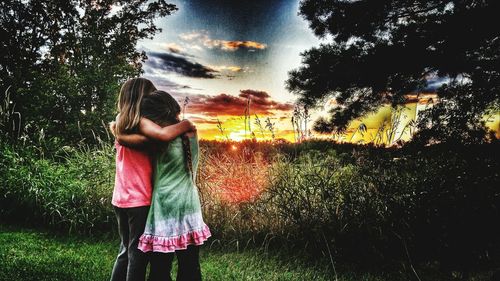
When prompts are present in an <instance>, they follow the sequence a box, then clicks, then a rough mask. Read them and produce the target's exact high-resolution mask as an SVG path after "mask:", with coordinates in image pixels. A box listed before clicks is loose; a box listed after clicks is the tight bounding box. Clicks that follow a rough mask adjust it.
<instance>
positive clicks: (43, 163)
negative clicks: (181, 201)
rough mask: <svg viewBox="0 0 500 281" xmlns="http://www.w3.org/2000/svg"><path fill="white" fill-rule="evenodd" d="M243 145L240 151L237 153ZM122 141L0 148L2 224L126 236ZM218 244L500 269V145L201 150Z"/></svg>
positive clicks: (365, 260)
mask: <svg viewBox="0 0 500 281" xmlns="http://www.w3.org/2000/svg"><path fill="white" fill-rule="evenodd" d="M233 147H236V149H233ZM113 149H114V148H113V145H112V144H111V143H110V142H107V141H101V142H100V144H99V145H98V146H95V147H94V146H93V147H88V146H84V145H80V146H77V147H61V148H59V149H55V150H53V152H51V153H47V152H46V151H44V150H43V149H39V148H37V147H35V146H22V145H14V144H9V143H8V142H5V141H2V142H0V151H1V153H2V158H1V159H0V175H1V179H2V183H3V184H2V185H0V206H1V207H0V219H1V220H3V221H10V222H17V223H22V222H24V223H28V224H34V225H41V226H48V227H51V228H54V229H59V230H62V231H69V232H78V233H96V232H99V233H109V232H110V231H114V229H115V219H114V215H113V212H112V208H111V203H110V199H111V194H112V189H113V180H114V150H113ZM201 149H202V153H201V155H202V157H201V163H200V171H199V173H198V179H197V182H198V187H199V190H200V193H201V198H202V207H203V212H204V218H205V220H206V222H207V224H208V225H209V226H210V227H211V229H212V231H213V234H214V236H213V239H212V240H211V241H210V242H209V243H212V244H218V243H220V244H221V245H227V244H230V245H233V246H235V247H237V248H238V249H240V248H245V247H255V246H257V247H263V248H265V249H268V248H269V247H278V246H279V247H286V248H289V249H290V250H292V251H297V250H299V251H303V252H307V253H309V254H310V256H316V257H319V258H324V259H328V260H330V261H331V264H332V268H333V267H334V266H335V265H336V264H337V263H338V262H340V261H349V262H356V263H361V264H365V265H370V264H371V265H374V264H377V261H378V262H379V263H384V262H387V261H401V262H403V263H404V264H408V266H412V264H413V263H418V262H425V261H429V260H430V261H439V262H440V264H442V265H443V266H444V265H446V266H448V267H449V268H457V267H458V268H467V267H472V266H474V265H477V264H485V263H486V264H487V263H495V262H499V261H500V257H499V254H498V253H500V251H499V250H500V239H499V238H498V237H500V230H499V227H497V226H496V225H497V223H496V222H497V221H498V219H499V218H500V215H499V212H498V210H499V209H500V201H499V198H500V191H499V189H498V186H500V185H499V182H500V180H499V178H500V176H499V171H500V163H499V161H498V159H499V157H498V155H496V154H494V153H492V151H500V150H498V144H497V143H494V144H490V145H481V146H471V147H455V148H452V147H445V146H433V147H429V148H425V149H423V150H421V149H415V150H412V149H411V148H408V149H407V150H395V149H384V148H378V147H372V146H356V145H352V144H345V145H335V144H333V143H329V142H325V141H306V142H303V143H301V144H297V145H293V144H288V143H271V142H270V143H262V142H255V141H246V142H242V143H233V142H210V141H208V142H207V141H203V142H201Z"/></svg>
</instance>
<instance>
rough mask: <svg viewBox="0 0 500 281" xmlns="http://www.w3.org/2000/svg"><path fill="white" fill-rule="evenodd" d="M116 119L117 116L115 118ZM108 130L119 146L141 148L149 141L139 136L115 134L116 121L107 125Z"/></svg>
mask: <svg viewBox="0 0 500 281" xmlns="http://www.w3.org/2000/svg"><path fill="white" fill-rule="evenodd" d="M116 118H117V119H118V116H116ZM109 129H110V131H111V133H112V134H113V136H115V138H116V140H117V141H118V143H119V144H121V145H124V146H129V147H142V146H143V145H144V144H146V143H147V142H148V141H149V139H148V138H147V137H145V136H143V135H141V134H125V135H123V134H120V135H117V134H116V121H113V122H110V123H109Z"/></svg>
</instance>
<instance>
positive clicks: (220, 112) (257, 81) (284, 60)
mask: <svg viewBox="0 0 500 281" xmlns="http://www.w3.org/2000/svg"><path fill="white" fill-rule="evenodd" d="M169 2H170V3H174V4H176V5H177V7H178V8H179V10H178V11H177V12H175V13H174V14H173V15H171V16H168V17H166V18H163V19H160V20H158V25H159V26H160V27H161V28H162V29H163V31H162V32H161V33H160V34H158V35H157V36H155V38H154V39H153V40H145V41H142V42H140V43H139V46H138V48H139V49H141V50H144V51H146V53H147V55H148V60H147V61H146V63H145V65H144V71H145V73H144V77H146V78H149V79H151V80H152V81H153V82H154V83H155V85H156V86H157V88H159V89H162V90H166V91H167V92H169V93H171V94H172V95H174V97H176V98H177V99H178V100H179V102H180V104H181V106H182V105H183V101H184V99H185V97H186V96H187V97H189V103H188V105H187V107H186V117H188V118H190V119H191V120H193V121H194V122H195V123H196V124H197V127H198V131H199V134H200V136H201V138H204V139H226V138H230V139H232V140H241V139H243V138H245V119H244V117H243V116H244V113H245V108H246V104H247V100H248V99H249V98H250V100H251V103H250V115H251V117H252V120H251V122H250V126H251V130H252V131H253V132H254V134H255V136H256V137H257V139H269V138H270V137H271V134H270V132H269V131H268V130H266V129H265V119H267V118H269V121H271V123H273V124H274V127H275V128H276V129H275V133H276V137H277V138H285V139H287V140H291V141H293V140H294V135H293V130H292V124H291V121H290V118H291V115H292V111H293V108H294V105H293V102H294V100H295V98H296V97H295V96H294V95H292V94H291V93H289V92H287V90H286V89H285V81H286V79H287V75H288V74H287V73H288V71H290V70H292V69H294V68H296V67H298V66H299V65H300V61H301V57H300V53H301V52H303V51H305V50H307V49H309V48H311V47H313V46H317V45H319V44H320V43H321V41H320V40H319V39H318V38H316V37H315V36H314V35H313V33H312V31H311V30H310V29H309V27H308V24H307V22H306V21H304V20H303V19H302V18H301V17H300V16H298V15H297V12H298V6H299V1H298V0H288V1H285V0H266V1H262V0H253V1H233V0H217V1H206V0H171V1H169ZM407 106H408V108H407V109H406V110H405V111H404V114H405V115H407V116H409V117H414V115H415V110H418V109H417V106H418V107H421V106H424V105H422V104H421V105H418V104H417V103H410V104H408V105H407ZM325 109H326V108H323V109H321V108H320V109H318V110H316V111H314V112H312V116H311V121H314V120H315V119H316V118H317V117H318V116H320V115H322V114H324V110H325ZM256 114H257V116H258V117H259V120H260V122H261V124H262V127H263V130H261V128H260V127H259V126H258V124H256V118H255V115H256ZM390 115H391V110H390V108H389V107H384V108H381V109H380V110H379V111H378V112H376V113H374V114H371V115H370V116H367V117H366V118H363V119H362V120H358V121H355V122H353V123H352V124H351V126H350V128H349V129H348V134H347V135H346V136H345V139H346V140H349V141H356V142H357V141H359V140H360V139H364V140H365V141H366V140H369V139H370V138H372V137H373V135H374V134H376V131H377V129H378V128H379V127H380V124H381V123H382V122H383V120H387V118H389V117H390ZM219 121H220V124H221V125H222V128H223V130H224V134H222V133H221V132H220V130H219V129H218V127H217V125H218V122H219ZM361 122H363V123H365V124H366V125H367V127H368V131H367V132H366V134H363V135H362V136H361V135H360V134H359V133H357V135H354V136H352V134H353V133H354V132H355V131H356V129H357V128H358V126H359V124H360V123H361ZM496 122H497V123H498V120H497V121H496ZM311 123H312V122H311ZM405 124H406V123H405ZM401 126H404V124H402V125H401ZM370 135H371V136H370ZM404 138H407V136H406V137H404Z"/></svg>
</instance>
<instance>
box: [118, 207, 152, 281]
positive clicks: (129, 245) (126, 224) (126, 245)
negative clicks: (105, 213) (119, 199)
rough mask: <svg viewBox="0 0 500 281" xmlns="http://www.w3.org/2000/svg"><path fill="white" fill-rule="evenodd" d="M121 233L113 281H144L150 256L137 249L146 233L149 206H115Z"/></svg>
mask: <svg viewBox="0 0 500 281" xmlns="http://www.w3.org/2000/svg"><path fill="white" fill-rule="evenodd" d="M114 209H115V214H116V219H117V220H118V232H119V233H120V240H121V243H120V252H119V253H118V256H117V257H116V261H115V265H114V266H113V272H112V273H111V281H144V280H145V278H146V267H147V264H148V258H147V255H146V254H145V253H143V252H142V251H141V250H139V249H137V245H138V244H139V238H140V237H141V235H142V234H143V233H144V227H145V226H146V219H147V217H148V211H149V206H144V207H135V208H118V207H114Z"/></svg>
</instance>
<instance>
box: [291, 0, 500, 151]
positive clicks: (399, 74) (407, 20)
mask: <svg viewBox="0 0 500 281" xmlns="http://www.w3.org/2000/svg"><path fill="white" fill-rule="evenodd" d="M499 8H500V3H499V2H498V1H494V0H426V1H423V0H412V1H403V0H377V1H370V0H359V1H345V0H303V1H302V2H301V4H300V15H302V16H303V17H304V18H305V19H306V20H307V21H308V22H309V24H310V27H311V28H312V30H313V31H314V33H315V34H316V35H317V36H319V37H321V38H329V39H331V40H329V43H326V44H321V45H320V46H319V47H315V48H312V49H310V50H308V51H306V52H304V53H303V54H302V56H303V61H302V66H301V67H300V68H298V69H295V70H292V71H291V72H290V73H289V79H288V80H287V87H288V89H289V90H290V91H291V92H293V93H296V94H298V95H299V101H300V102H302V103H304V104H306V105H310V106H315V105H318V103H319V102H322V101H325V100H326V99H331V98H334V99H335V101H336V104H337V106H336V107H335V108H334V109H333V110H332V111H331V115H330V119H321V120H318V122H317V123H316V125H315V128H316V129H318V130H320V131H342V130H344V129H345V128H346V127H347V125H348V124H349V122H350V121H351V120H353V119H355V118H358V117H360V116H362V115H363V114H365V113H367V112H370V111H373V110H374V109H376V108H378V107H379V106H380V105H381V104H387V103H390V104H392V105H393V106H395V105H398V104H401V103H404V102H405V99H406V98H405V96H406V95H407V94H409V93H420V92H422V91H424V90H425V89H426V88H427V87H428V86H429V84H430V82H431V81H433V82H435V81H440V82H441V85H440V86H438V88H437V89H436V92H437V95H438V102H436V103H435V104H434V106H432V107H430V108H429V109H428V110H426V111H425V112H424V113H423V114H421V118H419V124H420V125H419V136H418V137H417V138H424V139H425V140H424V141H425V142H429V141H430V140H431V139H434V140H437V141H459V142H462V143H464V142H465V143H469V142H477V141H483V140H484V138H485V128H484V122H483V121H482V118H483V116H485V115H487V114H491V113H492V112H498V110H499V108H500V51H499V50H500V25H499V24H498V20H497V14H498V12H499V11H500V9H499Z"/></svg>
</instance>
